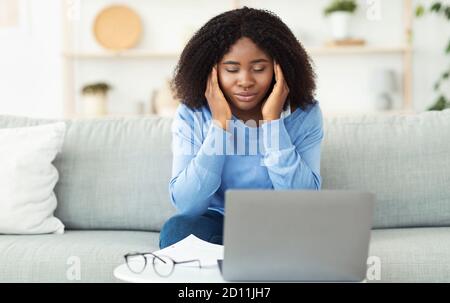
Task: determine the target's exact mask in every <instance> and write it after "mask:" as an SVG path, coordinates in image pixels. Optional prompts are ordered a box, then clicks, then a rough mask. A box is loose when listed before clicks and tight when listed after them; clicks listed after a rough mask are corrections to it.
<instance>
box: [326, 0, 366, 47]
mask: <svg viewBox="0 0 450 303" xmlns="http://www.w3.org/2000/svg"><path fill="white" fill-rule="evenodd" d="M357 8H358V5H357V4H356V1H354V0H333V1H332V2H330V3H329V5H328V6H326V7H325V9H324V15H325V17H327V18H328V19H329V20H330V25H331V33H332V36H333V39H335V40H345V39H348V38H350V21H351V18H352V16H353V14H354V12H355V11H356V9H357Z"/></svg>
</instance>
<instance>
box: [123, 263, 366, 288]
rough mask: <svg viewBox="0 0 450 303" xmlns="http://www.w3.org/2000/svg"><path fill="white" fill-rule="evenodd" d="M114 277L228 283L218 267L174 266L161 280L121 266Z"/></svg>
mask: <svg viewBox="0 0 450 303" xmlns="http://www.w3.org/2000/svg"><path fill="white" fill-rule="evenodd" d="M114 277H116V278H117V279H119V280H122V281H125V282H132V283H228V281H225V280H224V279H223V278H222V274H221V273H220V269H219V266H210V267H204V268H198V267H187V266H176V267H175V269H174V271H173V273H172V275H170V276H169V277H166V278H163V277H160V276H159V275H157V274H156V273H155V272H154V271H153V268H152V266H147V267H146V268H145V270H144V271H143V272H142V273H140V274H135V273H133V272H132V271H130V270H129V269H128V267H127V265H126V264H122V265H119V266H118V267H116V269H114ZM341 283H354V282H341ZM356 283H358V282H356ZM359 283H367V280H366V279H364V280H363V281H361V282H359Z"/></svg>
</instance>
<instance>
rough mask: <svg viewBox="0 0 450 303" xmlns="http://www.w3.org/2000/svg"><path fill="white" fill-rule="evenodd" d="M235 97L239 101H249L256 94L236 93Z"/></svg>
mask: <svg viewBox="0 0 450 303" xmlns="http://www.w3.org/2000/svg"><path fill="white" fill-rule="evenodd" d="M235 96H236V99H238V100H239V101H241V102H249V101H253V99H254V98H255V97H256V96H257V95H256V94H253V95H245V96H244V95H238V94H236V95H235Z"/></svg>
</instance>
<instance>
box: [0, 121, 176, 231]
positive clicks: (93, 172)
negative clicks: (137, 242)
mask: <svg viewBox="0 0 450 303" xmlns="http://www.w3.org/2000/svg"><path fill="white" fill-rule="evenodd" d="M171 121H172V120H171V119H170V118H158V117H155V116H149V117H144V118H106V119H79V120H68V121H67V123H66V124H67V130H66V137H65V141H64V145H63V148H62V152H61V153H60V154H58V156H57V157H56V159H55V161H54V165H55V167H56V168H57V169H58V172H59V176H60V178H59V181H58V183H57V184H56V187H55V194H56V196H57V199H58V208H57V209H56V212H55V215H56V216H57V217H58V218H60V219H61V221H62V222H63V223H64V225H65V226H66V229H122V230H146V231H159V230H160V228H161V226H162V224H163V223H164V221H165V220H166V219H167V218H169V217H170V216H171V215H172V214H173V213H175V209H174V208H173V206H172V204H171V203H170V198H169V192H168V184H169V180H170V172H171V163H172V151H171V148H170V146H171V145H170V142H171V132H170V129H171ZM51 122H54V120H42V119H28V118H21V117H11V116H0V128H4V127H19V126H31V125H38V124H45V123H51Z"/></svg>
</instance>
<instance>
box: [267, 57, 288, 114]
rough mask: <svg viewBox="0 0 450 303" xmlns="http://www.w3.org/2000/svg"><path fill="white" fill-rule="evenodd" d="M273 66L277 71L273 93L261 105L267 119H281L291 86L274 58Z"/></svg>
mask: <svg viewBox="0 0 450 303" xmlns="http://www.w3.org/2000/svg"><path fill="white" fill-rule="evenodd" d="M273 66H274V72H275V85H274V86H273V90H272V93H271V94H270V95H269V97H268V98H267V100H266V101H264V103H263V105H262V107H261V113H262V116H263V119H264V120H265V121H272V120H277V119H280V117H281V112H282V111H283V105H284V103H285V102H286V98H287V96H288V94H289V87H288V85H287V83H286V81H285V80H284V75H283V71H282V70H281V67H280V65H279V64H278V63H277V62H276V61H275V60H274V61H273Z"/></svg>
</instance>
